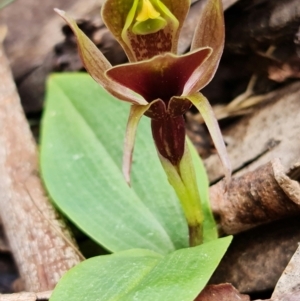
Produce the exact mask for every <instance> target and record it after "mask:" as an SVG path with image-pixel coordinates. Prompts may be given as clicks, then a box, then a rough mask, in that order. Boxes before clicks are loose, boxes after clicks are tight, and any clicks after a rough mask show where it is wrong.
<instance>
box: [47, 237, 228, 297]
mask: <svg viewBox="0 0 300 301" xmlns="http://www.w3.org/2000/svg"><path fill="white" fill-rule="evenodd" d="M230 242H231V237H225V238H221V239H218V240H214V241H212V242H209V243H206V244H203V245H201V246H198V247H194V248H187V249H181V250H178V251H175V252H173V253H171V254H169V255H166V256H164V257H163V256H162V255H159V254H157V253H154V252H152V251H149V250H141V249H134V250H128V251H124V252H120V253H116V254H113V255H106V256H99V257H94V258H91V259H88V260H86V261H84V262H83V263H81V264H79V265H78V266H76V267H75V268H73V269H71V270H70V271H69V272H67V273H66V274H65V275H64V276H63V278H62V279H61V281H60V282H59V283H58V285H57V286H56V288H55V290H54V292H53V294H52V296H51V298H50V301H65V300H70V299H71V300H72V301H77V300H78V301H82V300H89V301H96V300H105V301H118V300H120V301H153V300H155V301H160V300H164V301H192V300H194V299H195V298H196V296H197V295H198V294H199V292H200V291H201V290H202V289H203V288H204V286H205V285H206V283H207V282H208V280H209V278H210V277H211V275H212V273H213V272H214V270H215V268H216V267H217V266H218V264H219V262H220V260H221V258H222V256H223V255H224V253H225V251H226V249H227V248H228V246H229V244H230Z"/></svg>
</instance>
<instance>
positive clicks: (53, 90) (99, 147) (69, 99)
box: [41, 73, 216, 254]
mask: <svg viewBox="0 0 300 301" xmlns="http://www.w3.org/2000/svg"><path fill="white" fill-rule="evenodd" d="M46 104H47V105H46V110H45V115H44V118H43V128H42V143H41V167H42V175H43V179H44V181H45V184H46V187H47V189H48V191H49V193H50V195H51V197H52V199H53V201H54V202H55V204H56V205H57V206H58V208H59V209H60V210H61V211H63V212H64V214H65V215H67V216H68V217H69V218H70V219H71V220H72V221H73V222H74V223H75V224H76V225H77V226H78V227H79V228H81V229H82V230H83V231H84V232H85V233H87V234H88V235H89V236H90V237H91V238H93V239H94V240H95V241H97V242H98V243H99V244H101V245H103V246H104V247H105V248H107V249H108V250H110V251H112V252H117V251H121V250H126V249H131V248H146V249H150V250H153V251H155V252H158V253H162V254H166V253H168V252H171V251H174V250H176V249H179V248H184V247H187V246H188V233H187V226H186V222H185V219H184V216H183V213H182V210H181V207H180V203H179V201H178V199H177V197H176V195H175V193H174V191H173V189H172V187H171V186H170V185H169V184H168V182H167V179H166V176H165V173H164V171H163V169H162V167H161V165H160V162H159V160H158V158H157V154H156V150H155V147H154V145H153V141H152V137H151V133H150V126H149V119H148V118H146V117H145V118H142V122H141V124H140V126H139V130H138V136H137V141H136V151H135V153H134V157H133V169H132V188H130V187H128V185H127V184H126V183H125V181H124V179H123V176H122V173H121V169H120V168H121V158H122V147H123V139H124V132H125V125H126V122H127V116H128V111H129V105H128V104H126V103H121V102H120V101H117V100H115V99H114V98H113V97H112V96H111V95H109V94H108V93H107V92H106V91H105V90H104V89H103V88H101V87H100V86H98V85H97V84H96V83H95V82H94V81H93V80H92V79H91V78H90V77H89V76H88V75H86V74H81V73H79V74H64V75H53V76H52V77H51V78H50V80H49V82H48V92H47V100H46ZM196 157H198V156H196ZM198 158H199V157H198ZM194 160H195V156H194ZM198 161H199V159H198ZM198 164H201V163H198ZM199 171H200V170H198V172H199ZM200 177H201V178H202V180H203V179H205V177H206V175H205V171H204V169H202V171H201V172H200ZM200 177H199V179H200ZM203 181H205V183H204V185H201V186H202V187H201V189H200V193H202V194H203V193H204V194H205V193H206V196H205V197H204V198H203V199H202V200H203V202H204V204H203V206H205V207H207V206H208V205H207V204H208V197H207V191H208V184H207V180H203ZM206 219H207V220H211V215H210V216H209V215H208V216H205V220H206ZM212 221H213V220H212ZM212 221H211V222H210V223H208V224H209V225H208V226H209V227H206V228H205V231H206V233H207V234H208V231H213V233H214V234H213V235H212V233H210V234H209V235H205V234H204V235H205V240H206V241H208V240H209V239H210V237H213V238H216V230H215V225H214V224H211V223H212ZM211 235H212V236H211Z"/></svg>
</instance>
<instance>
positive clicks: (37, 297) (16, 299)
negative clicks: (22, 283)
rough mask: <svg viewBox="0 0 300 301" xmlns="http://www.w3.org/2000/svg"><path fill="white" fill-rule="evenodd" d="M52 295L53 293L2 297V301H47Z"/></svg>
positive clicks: (19, 294) (0, 296)
mask: <svg viewBox="0 0 300 301" xmlns="http://www.w3.org/2000/svg"><path fill="white" fill-rule="evenodd" d="M51 294H52V291H47V292H40V293H18V294H11V295H0V301H47V300H48V299H49V298H50V296H51Z"/></svg>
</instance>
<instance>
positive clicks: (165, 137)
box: [151, 114, 185, 166]
mask: <svg viewBox="0 0 300 301" xmlns="http://www.w3.org/2000/svg"><path fill="white" fill-rule="evenodd" d="M151 128H152V136H153V139H154V142H155V145H156V148H157V150H158V152H159V153H160V154H161V155H162V156H163V157H164V158H166V159H168V160H169V161H170V162H171V163H172V164H173V165H174V166H176V165H178V163H179V162H180V160H181V158H182V156H183V152H184V142H185V122H184V118H183V116H181V115H180V116H177V117H171V116H170V115H169V114H167V115H166V116H165V118H162V119H152V120H151Z"/></svg>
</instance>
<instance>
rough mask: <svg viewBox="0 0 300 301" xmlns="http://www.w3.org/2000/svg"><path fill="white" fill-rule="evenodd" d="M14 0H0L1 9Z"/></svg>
mask: <svg viewBox="0 0 300 301" xmlns="http://www.w3.org/2000/svg"><path fill="white" fill-rule="evenodd" d="M12 2H14V0H0V9H2V8H4V7H5V6H7V5H8V4H11V3H12Z"/></svg>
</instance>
